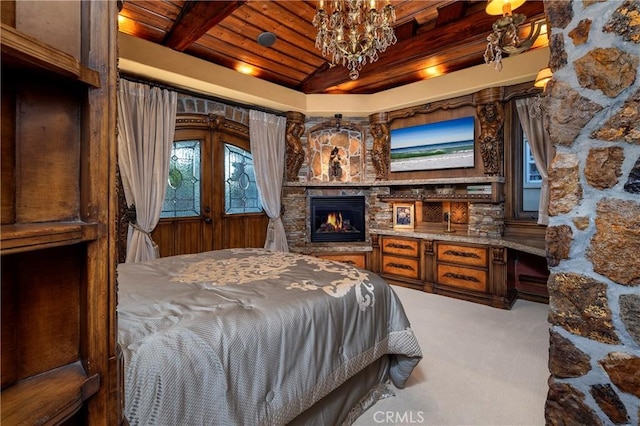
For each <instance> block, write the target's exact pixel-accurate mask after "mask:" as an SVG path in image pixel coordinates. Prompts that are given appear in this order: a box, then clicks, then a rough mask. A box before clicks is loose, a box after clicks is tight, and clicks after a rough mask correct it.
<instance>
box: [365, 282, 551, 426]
mask: <svg viewBox="0 0 640 426" xmlns="http://www.w3.org/2000/svg"><path fill="white" fill-rule="evenodd" d="M394 290H395V291H396V293H397V294H398V295H399V297H400V299H401V300H402V303H403V305H404V307H405V311H406V312H407V316H408V317H409V320H410V321H411V328H413V330H414V332H415V334H416V336H417V337H418V340H419V342H420V346H421V348H422V353H423V356H424V357H423V359H422V361H420V363H419V364H418V366H417V367H416V369H415V370H414V371H413V374H412V376H411V377H410V378H409V380H408V382H407V386H406V387H405V388H404V389H396V390H395V392H396V396H395V397H391V398H388V399H384V400H381V401H379V402H378V403H377V404H376V405H374V406H373V407H371V408H370V409H369V410H368V411H367V412H365V413H364V414H363V415H362V416H361V417H360V418H359V419H358V420H357V421H356V422H355V423H354V425H356V426H373V425H390V424H392V425H421V424H422V425H492V426H493V425H508V426H515V425H544V424H545V422H544V403H545V400H546V393H547V378H548V377H549V371H548V367H547V360H548V352H549V324H548V322H547V311H548V306H547V305H545V304H541V303H534V302H529V301H524V300H518V301H517V302H516V303H515V305H514V306H513V308H512V309H511V310H508V311H507V310H502V309H496V308H491V307H487V306H483V305H479V304H476V303H471V302H465V301H461V300H456V299H452V298H448V297H444V296H438V295H433V294H428V293H423V292H419V291H416V290H411V289H407V288H402V287H394Z"/></svg>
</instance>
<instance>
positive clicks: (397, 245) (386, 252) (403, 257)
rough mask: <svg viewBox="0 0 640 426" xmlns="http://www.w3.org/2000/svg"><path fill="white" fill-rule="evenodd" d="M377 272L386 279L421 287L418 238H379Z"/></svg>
mask: <svg viewBox="0 0 640 426" xmlns="http://www.w3.org/2000/svg"><path fill="white" fill-rule="evenodd" d="M380 251H381V256H380V259H381V263H380V268H379V272H380V274H381V275H382V276H383V277H384V278H386V279H387V280H388V281H391V282H393V283H395V284H399V285H406V286H409V287H416V288H420V289H421V288H422V276H421V269H422V268H421V267H420V265H421V261H420V240H418V239H414V238H399V237H387V236H383V237H381V238H380Z"/></svg>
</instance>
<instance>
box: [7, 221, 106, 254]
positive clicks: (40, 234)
mask: <svg viewBox="0 0 640 426" xmlns="http://www.w3.org/2000/svg"><path fill="white" fill-rule="evenodd" d="M98 234H99V233H98V225H97V224H95V223H85V222H44V223H29V224H14V225H3V226H2V227H1V228H0V254H3V255H4V254H11V253H20V252H25V251H31V250H39V249H43V248H49V247H58V246H64V245H70V244H77V243H80V242H83V241H91V240H95V239H96V238H98Z"/></svg>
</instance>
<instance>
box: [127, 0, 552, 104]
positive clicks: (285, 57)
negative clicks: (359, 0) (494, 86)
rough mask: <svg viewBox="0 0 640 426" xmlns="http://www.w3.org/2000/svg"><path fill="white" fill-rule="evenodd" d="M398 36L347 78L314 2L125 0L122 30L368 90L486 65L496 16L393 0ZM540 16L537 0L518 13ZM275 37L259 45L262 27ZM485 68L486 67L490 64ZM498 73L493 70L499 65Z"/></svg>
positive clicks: (447, 4)
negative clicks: (323, 38)
mask: <svg viewBox="0 0 640 426" xmlns="http://www.w3.org/2000/svg"><path fill="white" fill-rule="evenodd" d="M391 4H392V5H393V6H394V7H395V10H396V15H397V21H396V24H395V25H394V29H395V32H396V36H397V38H398V42H397V43H396V44H395V45H393V46H391V47H389V48H388V49H387V51H386V52H383V53H381V54H380V58H379V59H378V61H377V62H375V63H373V64H367V65H365V66H364V67H363V69H362V71H361V72H360V77H359V78H358V79H357V80H355V81H352V80H350V79H349V75H348V71H347V69H346V68H344V67H342V66H334V67H330V66H329V63H328V61H327V60H326V59H325V58H324V57H323V56H322V55H321V53H320V51H319V50H318V49H317V48H316V47H315V36H316V29H315V28H314V26H313V24H312V21H313V16H314V14H315V10H316V2H315V1H301V0H288V1H273V0H270V1H265V0H248V1H191V0H186V1H184V0H125V1H124V5H123V7H122V11H121V13H120V17H119V28H120V31H121V32H123V33H126V34H129V35H132V36H135V37H140V38H142V39H145V40H148V41H151V42H153V43H157V44H161V45H164V46H167V47H170V48H171V49H174V50H177V51H180V52H183V53H186V54H188V55H192V56H194V57H197V58H200V59H203V60H206V61H209V62H212V63H214V64H218V65H221V66H224V67H227V68H231V69H234V70H237V71H240V72H246V73H249V74H251V75H253V76H255V77H258V78H261V79H264V80H267V81H270V82H272V83H275V84H278V85H281V86H284V87H288V88H290V89H294V90H297V91H301V92H303V93H306V94H312V93H352V94H371V93H376V92H379V91H382V90H386V89H390V88H393V87H397V86H402V85H405V84H408V83H413V82H416V81H419V80H424V79H427V78H430V77H434V76H438V75H442V74H446V73H449V72H453V71H457V70H461V69H464V68H467V67H471V66H475V65H478V64H483V63H484V59H483V54H484V50H485V47H486V44H487V41H486V38H487V35H488V34H489V33H490V32H491V26H492V24H493V23H494V22H495V20H496V18H497V17H496V16H489V15H487V14H486V13H485V11H484V7H485V5H486V2H485V1H484V0H475V1H437V0H412V1H409V0H391ZM516 12H518V13H522V14H524V15H526V16H527V23H528V22H530V21H532V20H536V21H537V20H541V19H544V9H543V3H542V1H528V2H526V3H525V4H524V5H523V6H521V7H520V8H518V10H517V11H516ZM266 31H269V32H272V33H273V34H275V36H276V37H277V41H276V42H275V43H274V44H273V45H272V46H270V47H264V46H261V45H260V44H258V42H257V38H258V36H259V35H260V34H261V33H263V32H266ZM487 66H489V65H487ZM496 72H498V71H496Z"/></svg>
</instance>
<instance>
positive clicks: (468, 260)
mask: <svg viewBox="0 0 640 426" xmlns="http://www.w3.org/2000/svg"><path fill="white" fill-rule="evenodd" d="M437 259H438V262H447V263H455V264H458V265H469V266H477V267H480V268H486V267H487V248H486V247H476V246H463V245H457V244H456V245H453V244H438V251H437Z"/></svg>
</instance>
